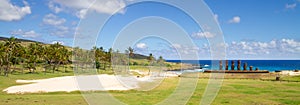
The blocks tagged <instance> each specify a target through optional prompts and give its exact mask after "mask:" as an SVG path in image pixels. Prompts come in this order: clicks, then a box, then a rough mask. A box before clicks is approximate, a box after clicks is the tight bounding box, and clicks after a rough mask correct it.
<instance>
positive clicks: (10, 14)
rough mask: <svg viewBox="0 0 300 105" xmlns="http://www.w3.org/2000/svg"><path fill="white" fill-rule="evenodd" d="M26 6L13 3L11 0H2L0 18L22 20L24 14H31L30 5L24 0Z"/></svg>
mask: <svg viewBox="0 0 300 105" xmlns="http://www.w3.org/2000/svg"><path fill="white" fill-rule="evenodd" d="M23 4H24V5H25V6H24V7H19V6H17V5H13V4H12V3H11V2H10V0H1V3H0V20H3V21H14V20H21V19H22V18H23V17H24V16H26V15H28V14H31V9H30V6H29V5H28V3H27V2H25V1H23Z"/></svg>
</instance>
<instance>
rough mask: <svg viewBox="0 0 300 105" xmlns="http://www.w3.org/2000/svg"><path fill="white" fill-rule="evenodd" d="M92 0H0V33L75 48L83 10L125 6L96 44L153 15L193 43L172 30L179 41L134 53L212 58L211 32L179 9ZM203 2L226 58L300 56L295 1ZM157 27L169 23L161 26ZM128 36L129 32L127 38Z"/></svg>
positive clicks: (151, 43) (108, 11) (141, 46)
mask: <svg viewBox="0 0 300 105" xmlns="http://www.w3.org/2000/svg"><path fill="white" fill-rule="evenodd" d="M93 1H94V0H23V1H22V0H0V2H1V4H0V27H1V29H0V35H1V36H4V37H11V36H15V37H17V38H24V39H31V40H36V41H41V42H44V43H53V42H57V41H58V42H61V43H63V44H64V45H67V46H73V38H74V33H75V31H76V28H77V26H78V24H79V23H80V20H82V19H86V18H87V17H86V14H88V13H89V12H92V13H95V14H99V16H101V15H103V16H107V15H112V14H114V12H115V10H117V9H120V8H122V7H125V9H121V11H118V12H116V13H115V14H114V15H112V17H111V18H110V20H109V21H107V23H106V25H105V27H104V28H103V29H102V30H101V32H100V33H99V34H98V35H99V37H98V39H97V42H96V43H97V46H103V47H104V48H106V49H108V48H110V47H112V46H113V44H114V43H113V42H114V40H115V39H116V38H117V35H118V34H119V33H120V31H121V30H122V29H125V28H126V27H125V26H128V25H130V24H131V23H133V22H135V21H137V20H138V19H141V18H143V17H151V16H156V17H162V18H165V19H169V20H170V21H172V22H174V23H176V24H177V25H179V26H180V27H181V28H182V29H183V30H184V31H185V32H186V34H188V36H189V37H190V38H191V39H192V40H193V42H194V43H195V44H196V47H195V46H190V45H184V44H182V43H181V42H180V40H181V36H183V35H182V34H179V32H177V31H173V32H170V35H169V36H170V37H174V38H175V40H178V43H177V42H175V43H170V42H168V40H163V39H160V38H159V37H146V38H144V39H140V40H135V41H134V44H132V45H131V46H132V47H133V48H134V49H135V50H136V52H137V53H142V54H149V53H153V54H154V55H155V56H156V57H158V56H164V57H165V58H166V59H179V56H178V52H183V53H186V54H190V53H195V52H196V53H198V56H199V58H197V59H210V52H209V43H208V41H207V38H213V37H215V36H214V35H213V34H211V33H209V32H203V31H202V29H201V28H200V27H198V25H197V24H196V23H195V22H194V21H193V20H192V18H191V17H190V16H188V14H186V13H184V11H181V10H180V9H178V8H175V7H173V6H169V5H165V4H161V3H154V2H144V3H139V4H134V5H128V4H130V2H132V1H133V0H108V1H107V0H103V2H101V3H96V4H95V6H92V7H91V8H90V9H89V10H87V8H88V7H89V6H90V5H91V3H92V2H93ZM204 2H205V3H206V4H207V5H208V7H209V8H210V9H211V11H212V12H213V15H214V17H215V19H216V20H217V21H218V23H219V26H220V27H221V29H222V31H223V35H224V40H225V43H226V47H227V52H226V56H227V58H228V59H299V58H300V36H299V35H300V30H299V27H300V20H299V19H300V7H299V6H300V1H299V0H205V1H204ZM195 11H197V10H195ZM95 23H96V21H95ZM150 24H151V23H150ZM145 25H147V24H145ZM161 27H169V26H166V25H164V24H161ZM150 29H151V28H150ZM136 30H139V27H136ZM170 30H171V29H170ZM129 34H130V33H129ZM157 36H159V35H157ZM130 37H131V36H130V35H128V38H130ZM176 38H177V39H176ZM116 43H121V42H116Z"/></svg>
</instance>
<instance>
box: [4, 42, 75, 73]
mask: <svg viewBox="0 0 300 105" xmlns="http://www.w3.org/2000/svg"><path fill="white" fill-rule="evenodd" d="M21 44H24V43H21V42H19V41H18V40H17V39H16V38H14V37H11V38H8V39H7V40H5V41H4V42H1V43H0V75H5V76H8V74H9V73H13V72H14V71H15V70H16V69H17V68H16V65H21V66H23V68H25V69H28V70H29V71H30V73H34V72H35V70H36V67H37V66H41V65H42V66H43V67H44V68H45V71H46V69H47V68H51V69H52V70H53V72H54V71H55V70H57V69H58V67H59V66H60V65H65V64H70V63H71V61H70V57H71V55H72V52H71V51H69V50H68V49H67V48H66V47H65V46H63V45H61V44H60V43H58V42H57V43H55V44H51V45H43V44H41V43H38V42H34V43H30V44H29V45H27V46H26V45H21ZM23 70H24V69H22V73H23Z"/></svg>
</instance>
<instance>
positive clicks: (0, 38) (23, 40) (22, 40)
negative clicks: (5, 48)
mask: <svg viewBox="0 0 300 105" xmlns="http://www.w3.org/2000/svg"><path fill="white" fill-rule="evenodd" d="M7 39H8V38H6V37H0V41H5V40H7ZM17 41H20V42H33V43H35V42H37V43H42V42H38V41H33V40H27V39H19V38H17ZM42 44H44V43H42Z"/></svg>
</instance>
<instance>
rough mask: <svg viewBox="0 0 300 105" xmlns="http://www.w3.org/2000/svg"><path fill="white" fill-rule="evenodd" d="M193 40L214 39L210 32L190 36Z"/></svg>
mask: <svg viewBox="0 0 300 105" xmlns="http://www.w3.org/2000/svg"><path fill="white" fill-rule="evenodd" d="M192 37H193V38H197V39H201V38H213V37H215V35H214V34H212V33H210V32H197V33H193V34H192Z"/></svg>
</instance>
